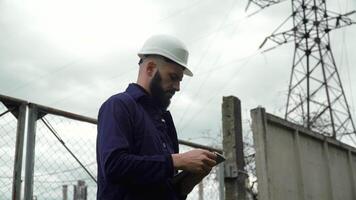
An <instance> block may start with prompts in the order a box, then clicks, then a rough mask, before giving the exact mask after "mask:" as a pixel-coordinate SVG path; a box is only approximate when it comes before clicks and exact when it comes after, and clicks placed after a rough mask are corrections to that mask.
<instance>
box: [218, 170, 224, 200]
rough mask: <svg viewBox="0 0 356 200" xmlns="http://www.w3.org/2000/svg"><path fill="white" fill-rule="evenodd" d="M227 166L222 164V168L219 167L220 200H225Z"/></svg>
mask: <svg viewBox="0 0 356 200" xmlns="http://www.w3.org/2000/svg"><path fill="white" fill-rule="evenodd" d="M224 166H225V164H224V163H221V164H220V166H218V177H219V191H220V194H219V199H220V200H225V185H224V168H225V167H224Z"/></svg>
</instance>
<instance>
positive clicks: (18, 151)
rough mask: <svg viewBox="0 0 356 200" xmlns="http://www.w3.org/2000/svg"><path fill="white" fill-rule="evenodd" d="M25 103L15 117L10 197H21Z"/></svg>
mask: <svg viewBox="0 0 356 200" xmlns="http://www.w3.org/2000/svg"><path fill="white" fill-rule="evenodd" d="M26 107H27V104H26V103H22V104H21V105H20V106H19V107H18V108H17V109H18V117H17V133H16V148H15V161H14V174H13V177H14V180H13V182H12V199H13V200H20V198H21V183H22V180H21V170H22V155H23V141H24V136H25V121H26Z"/></svg>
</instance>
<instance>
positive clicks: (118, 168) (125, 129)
mask: <svg viewBox="0 0 356 200" xmlns="http://www.w3.org/2000/svg"><path fill="white" fill-rule="evenodd" d="M173 153H178V139H177V133H176V129H175V127H174V124H173V120H172V117H171V115H170V113H169V111H165V110H162V109H161V108H159V107H158V106H157V105H156V103H155V102H154V101H153V99H152V97H151V96H150V95H149V94H148V93H147V92H146V91H145V90H144V89H143V88H142V87H141V86H139V85H137V84H134V83H132V84H130V85H129V86H128V88H127V89H126V91H125V92H123V93H119V94H116V95H114V96H112V97H110V98H109V99H108V100H107V101H105V102H104V103H103V105H102V106H101V108H100V110H99V116H98V135H97V162H98V192H97V199H98V200H99V199H100V200H145V199H157V200H160V199H162V200H163V199H164V200H166V199H167V200H168V199H169V200H179V199H185V197H180V195H178V193H177V192H176V189H175V187H174V185H173V184H172V183H171V178H172V177H173V176H174V174H175V173H176V171H175V170H174V167H173V161H172V157H171V154H173Z"/></svg>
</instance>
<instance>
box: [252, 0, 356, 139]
mask: <svg viewBox="0 0 356 200" xmlns="http://www.w3.org/2000/svg"><path fill="white" fill-rule="evenodd" d="M279 2H281V1H277V0H276V1H269V0H250V1H249V4H251V3H254V4H255V5H273V4H276V3H279ZM265 7H266V6H265ZM265 7H263V6H259V8H260V9H263V8H265ZM355 12H356V11H352V12H349V13H346V14H338V13H336V12H332V11H329V10H327V8H326V1H325V0H292V14H291V15H290V17H289V18H288V19H287V20H286V21H284V23H283V24H282V25H284V24H285V23H286V22H287V21H288V20H289V19H292V20H293V27H292V28H291V29H289V30H287V31H284V32H277V31H278V30H279V29H280V27H282V25H281V26H279V28H277V29H276V30H275V31H274V32H273V33H272V34H271V35H270V36H268V37H267V38H266V39H265V41H264V42H263V43H262V44H261V46H260V48H261V47H262V46H264V45H265V44H266V42H268V41H272V42H273V43H274V44H275V45H274V46H273V47H271V48H268V49H267V50H270V49H273V48H275V47H276V46H279V45H282V44H285V43H288V42H294V47H295V49H294V57H293V66H292V71H291V75H290V82H289V89H288V98H287V104H286V112H285V118H286V119H287V120H288V121H292V122H295V123H298V124H302V125H304V126H305V127H307V128H308V129H311V130H315V131H317V132H319V133H321V134H323V135H327V136H331V137H334V138H337V139H339V140H341V139H342V138H343V137H344V136H349V138H350V139H351V141H352V142H353V143H354V144H355V145H356V140H355V139H356V131H355V124H354V122H353V120H352V116H351V113H350V109H349V105H348V103H347V100H346V96H345V92H344V89H343V86H342V84H341V79H340V75H339V72H338V69H337V67H336V62H335V59H334V56H333V52H332V49H331V46H330V36H329V33H330V31H332V30H334V29H338V28H342V27H345V26H348V25H351V24H355V22H353V21H352V20H351V19H350V18H349V16H350V15H352V14H354V13H355ZM267 50H266V51H267Z"/></svg>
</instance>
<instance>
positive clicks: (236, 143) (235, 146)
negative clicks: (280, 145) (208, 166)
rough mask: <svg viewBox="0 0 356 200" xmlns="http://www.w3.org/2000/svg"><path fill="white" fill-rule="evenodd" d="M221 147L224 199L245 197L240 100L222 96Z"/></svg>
mask: <svg viewBox="0 0 356 200" xmlns="http://www.w3.org/2000/svg"><path fill="white" fill-rule="evenodd" d="M222 123H223V127H222V128H223V149H224V154H225V157H226V161H225V163H224V166H225V169H224V171H225V176H224V177H225V179H224V182H225V199H226V200H236V199H238V200H245V199H246V174H245V173H244V170H245V169H244V168H245V161H244V152H243V140H242V121H241V101H240V100H239V99H238V98H236V97H234V96H229V97H223V104H222Z"/></svg>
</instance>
